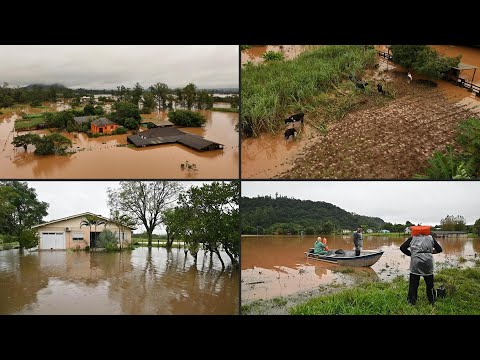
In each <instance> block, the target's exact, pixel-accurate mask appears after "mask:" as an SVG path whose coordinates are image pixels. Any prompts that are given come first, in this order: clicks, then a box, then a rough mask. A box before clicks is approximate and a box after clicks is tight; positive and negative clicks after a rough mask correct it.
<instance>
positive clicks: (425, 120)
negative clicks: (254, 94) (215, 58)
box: [278, 72, 480, 179]
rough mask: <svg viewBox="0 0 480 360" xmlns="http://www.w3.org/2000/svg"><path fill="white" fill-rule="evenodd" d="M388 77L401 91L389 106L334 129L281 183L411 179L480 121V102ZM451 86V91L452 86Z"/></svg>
mask: <svg viewBox="0 0 480 360" xmlns="http://www.w3.org/2000/svg"><path fill="white" fill-rule="evenodd" d="M389 76H390V77H391V78H392V82H393V84H394V86H395V89H396V91H397V97H396V99H394V100H392V101H390V102H389V103H388V104H387V105H386V106H382V107H379V108H373V109H363V110H359V111H355V112H353V113H350V114H348V115H347V116H345V117H344V118H343V119H341V120H339V121H337V122H336V123H334V124H332V125H331V126H330V127H329V129H328V133H327V134H326V135H324V136H321V137H320V142H319V143H318V144H314V145H312V146H310V147H309V148H308V149H307V150H306V151H305V153H304V155H303V157H301V158H300V159H297V160H296V162H295V166H294V167H293V168H292V169H291V170H288V171H284V172H283V173H282V174H280V175H279V176H278V177H280V178H331V179H378V178H381V179H411V178H412V176H413V175H414V174H419V173H422V172H423V170H424V169H425V167H427V165H428V163H427V161H428V159H429V158H430V157H431V156H432V155H433V153H434V152H435V151H443V150H445V148H446V147H447V146H448V145H452V146H454V148H455V147H456V146H457V145H456V142H455V134H456V131H455V130H456V128H457V124H458V123H459V122H461V121H463V120H466V119H468V118H469V117H472V116H475V115H476V116H477V117H478V116H479V115H478V114H479V113H480V102H478V101H477V100H474V99H471V101H469V100H470V99H468V96H469V94H468V92H466V91H465V98H467V99H462V100H461V101H459V97H458V96H457V95H456V94H450V92H446V91H445V90H444V89H443V88H442V87H436V88H434V87H429V86H426V85H423V84H421V83H418V82H415V81H414V82H412V83H411V84H408V83H407V82H406V79H405V74H403V73H402V72H391V73H390V74H389ZM452 86H453V85H452Z"/></svg>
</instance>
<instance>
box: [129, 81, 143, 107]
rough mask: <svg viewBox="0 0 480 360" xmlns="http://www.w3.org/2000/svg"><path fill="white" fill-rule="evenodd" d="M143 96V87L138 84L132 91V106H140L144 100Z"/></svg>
mask: <svg viewBox="0 0 480 360" xmlns="http://www.w3.org/2000/svg"><path fill="white" fill-rule="evenodd" d="M142 94H143V86H142V85H140V83H138V82H137V83H136V84H135V85H134V87H133V89H132V98H131V102H132V104H135V105H137V106H138V103H139V101H140V99H141V98H142Z"/></svg>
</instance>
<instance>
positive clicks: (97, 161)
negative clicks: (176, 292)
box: [0, 109, 239, 179]
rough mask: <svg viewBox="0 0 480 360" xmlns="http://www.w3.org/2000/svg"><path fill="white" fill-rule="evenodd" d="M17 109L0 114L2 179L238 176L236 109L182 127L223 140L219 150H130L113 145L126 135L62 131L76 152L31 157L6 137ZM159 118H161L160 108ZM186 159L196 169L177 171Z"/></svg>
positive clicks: (173, 147)
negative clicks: (202, 123)
mask: <svg viewBox="0 0 480 360" xmlns="http://www.w3.org/2000/svg"><path fill="white" fill-rule="evenodd" d="M29 110H30V109H29ZM35 110H37V109H35ZM17 113H18V114H19V113H20V111H16V112H15V113H14V114H13V115H12V113H8V114H7V113H6V114H4V115H1V116H2V117H0V169H1V170H0V172H1V174H0V177H1V178H15V179H21V178H50V179H71V178H75V179H92V178H93V179H97V178H98V179H105V178H110V179H111V178H121V179H132V178H174V179H183V178H188V179H190V178H212V179H215V178H238V175H239V171H238V162H239V149H238V132H236V131H235V125H236V124H237V123H238V113H226V112H217V111H202V113H203V114H204V115H205V116H206V118H207V123H206V125H205V126H204V127H202V128H182V130H184V131H186V132H190V133H193V134H198V135H202V136H204V137H205V138H206V139H209V140H212V141H215V142H219V143H221V144H224V145H225V148H224V150H214V151H206V152H199V151H196V150H193V149H190V148H188V147H185V146H183V145H179V144H170V145H160V146H152V147H146V148H130V147H126V146H118V145H126V144H127V135H116V136H104V137H99V138H91V139H89V138H88V137H87V136H86V135H85V134H81V133H80V134H67V133H64V135H66V136H67V137H69V138H70V139H71V140H72V141H73V143H74V144H73V150H74V151H77V152H76V153H75V154H73V155H70V156H53V155H52V156H36V155H34V154H33V151H34V148H33V147H29V148H28V150H27V152H25V151H24V150H23V148H14V147H13V145H11V141H12V139H13V136H14V135H15V136H16V135H17V133H13V129H14V118H12V116H18V115H17ZM142 116H143V117H146V116H145V115H142ZM159 116H160V118H164V119H166V114H165V113H163V112H160V114H159ZM146 118H148V117H146ZM150 118H155V114H150ZM12 119H13V120H12ZM46 132H48V130H46ZM23 133H24V132H23ZM75 136H77V137H75ZM185 161H188V162H189V163H194V164H196V165H197V169H198V170H197V171H195V172H193V171H187V170H182V168H181V167H180V164H181V163H184V162H185Z"/></svg>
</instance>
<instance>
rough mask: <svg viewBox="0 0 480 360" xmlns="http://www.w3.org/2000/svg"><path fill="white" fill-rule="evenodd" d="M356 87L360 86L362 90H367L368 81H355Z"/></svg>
mask: <svg viewBox="0 0 480 360" xmlns="http://www.w3.org/2000/svg"><path fill="white" fill-rule="evenodd" d="M355 85H356V87H358V88H359V89H362V90H365V86H367V85H368V83H367V82H366V83H364V82H356V83H355Z"/></svg>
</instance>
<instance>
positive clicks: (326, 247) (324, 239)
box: [322, 237, 328, 251]
mask: <svg viewBox="0 0 480 360" xmlns="http://www.w3.org/2000/svg"><path fill="white" fill-rule="evenodd" d="M322 243H324V244H325V250H327V251H328V245H327V238H325V237H324V238H323V239H322Z"/></svg>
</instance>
